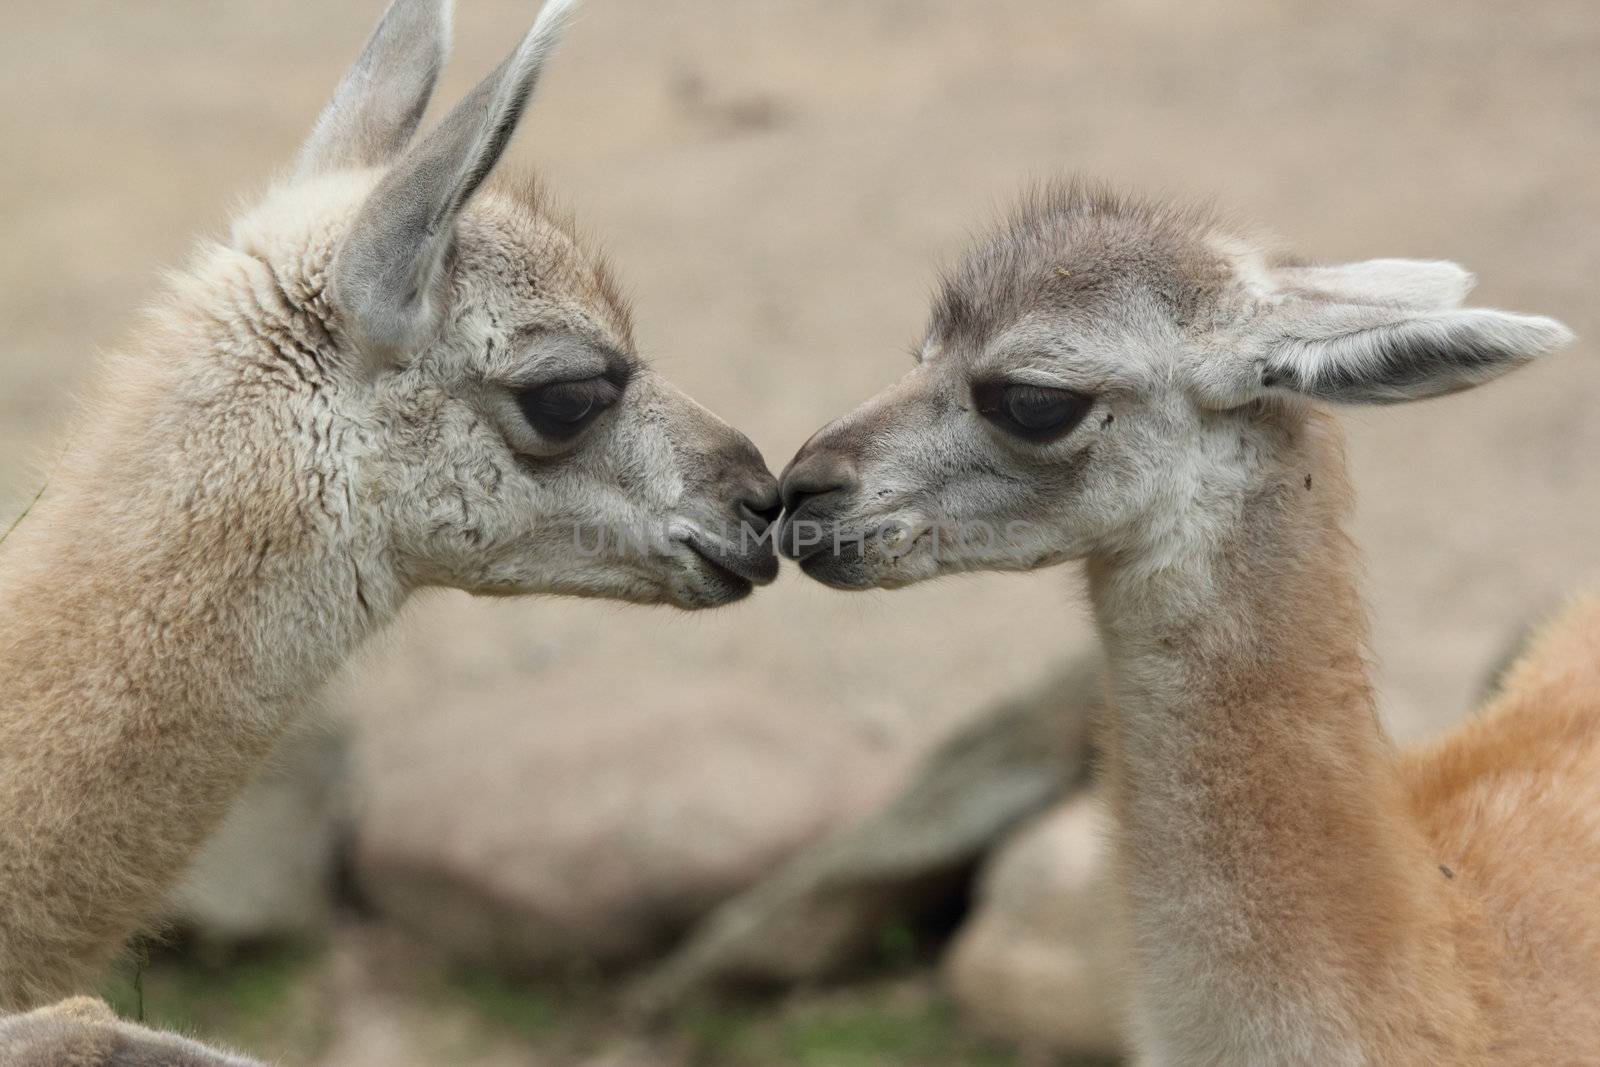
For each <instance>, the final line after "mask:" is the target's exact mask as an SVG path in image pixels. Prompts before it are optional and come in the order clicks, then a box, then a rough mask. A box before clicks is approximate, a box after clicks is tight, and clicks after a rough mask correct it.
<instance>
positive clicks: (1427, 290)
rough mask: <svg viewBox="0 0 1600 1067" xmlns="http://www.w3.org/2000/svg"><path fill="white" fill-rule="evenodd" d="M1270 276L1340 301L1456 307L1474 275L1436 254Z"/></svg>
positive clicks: (1281, 285) (1286, 287)
mask: <svg viewBox="0 0 1600 1067" xmlns="http://www.w3.org/2000/svg"><path fill="white" fill-rule="evenodd" d="M1270 273H1271V278H1272V281H1273V282H1274V284H1275V285H1276V286H1277V288H1278V289H1279V290H1280V291H1282V292H1285V293H1290V294H1294V295H1296V296H1300V297H1303V298H1306V299H1323V300H1329V301H1333V302H1335V303H1344V304H1376V305H1380V306H1388V307H1393V306H1396V305H1398V306H1400V307H1409V308H1417V309H1419V310H1423V311H1439V310H1443V309H1444V308H1453V307H1459V306H1461V301H1463V300H1465V299H1466V296H1467V293H1469V292H1471V291H1472V286H1473V283H1474V282H1475V281H1476V280H1477V279H1475V278H1474V277H1473V276H1472V274H1471V273H1470V272H1469V271H1467V270H1466V269H1465V268H1463V267H1461V266H1460V265H1459V264H1455V263H1449V262H1446V261H1444V260H1438V259H1432V260H1430V259H1369V260H1366V261H1364V262H1361V263H1343V264H1340V265H1338V266H1328V267H1278V268H1275V269H1274V270H1272V271H1271V272H1270Z"/></svg>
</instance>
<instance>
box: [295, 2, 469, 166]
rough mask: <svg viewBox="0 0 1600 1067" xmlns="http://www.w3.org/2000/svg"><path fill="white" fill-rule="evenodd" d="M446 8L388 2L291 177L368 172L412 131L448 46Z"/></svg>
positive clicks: (398, 147)
mask: <svg viewBox="0 0 1600 1067" xmlns="http://www.w3.org/2000/svg"><path fill="white" fill-rule="evenodd" d="M450 6H451V5H450V0H394V2H393V3H391V4H390V5H389V9H388V10H387V11H385V12H384V13H383V18H382V19H381V20H380V21H379V22H378V28H377V29H375V30H373V31H372V36H371V37H370V38H368V39H367V46H366V47H365V48H363V49H362V50H361V58H360V59H358V60H356V63H355V66H353V67H351V68H350V70H349V71H348V72H346V73H345V76H344V79H343V80H342V81H340V82H339V88H338V89H336V90H335V91H334V94H333V101H332V102H331V103H329V104H328V107H327V110H325V111H323V113H322V116H321V117H320V118H318V119H317V124H316V126H314V127H313V128H312V130H311V136H310V137H308V138H307V139H306V143H305V144H304V145H302V146H301V148H300V159H299V163H298V165H297V167H296V172H295V173H296V175H297V176H298V177H305V176H307V175H311V174H320V173H323V172H325V171H330V170H338V169H339V168H342V167H373V166H377V165H379V164H381V163H387V162H389V161H390V160H392V159H393V158H394V157H395V156H397V155H398V154H399V153H400V150H401V149H402V148H404V147H405V146H406V143H407V142H409V141H410V140H411V135H412V134H413V133H415V132H416V131H417V123H418V122H420V121H422V113H423V112H424V111H426V110H427V108H428V99H429V97H431V96H432V95H433V86H434V83H436V82H437V81H438V80H439V70H440V68H442V67H443V66H444V58H445V52H446V51H447V50H448V49H449V45H450Z"/></svg>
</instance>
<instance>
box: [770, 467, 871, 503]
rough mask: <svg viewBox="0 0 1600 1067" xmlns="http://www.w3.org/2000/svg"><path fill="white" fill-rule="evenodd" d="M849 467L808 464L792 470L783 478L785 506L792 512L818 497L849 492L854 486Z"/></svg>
mask: <svg viewBox="0 0 1600 1067" xmlns="http://www.w3.org/2000/svg"><path fill="white" fill-rule="evenodd" d="M854 484H855V482H854V479H853V478H852V477H851V474H850V470H849V468H847V467H845V466H844V465H843V464H838V463H818V464H814V465H813V464H806V465H805V466H801V467H796V468H795V469H793V470H791V471H790V472H789V473H788V474H787V475H785V476H784V479H783V506H784V507H785V508H787V509H788V510H789V511H790V512H794V511H797V510H799V508H800V505H802V504H804V503H805V502H806V501H807V500H811V499H814V498H816V497H822V496H827V495H829V494H830V493H840V492H848V491H849V490H850V489H852V488H853V487H854Z"/></svg>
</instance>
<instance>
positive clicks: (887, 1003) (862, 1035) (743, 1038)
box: [684, 988, 1017, 1067]
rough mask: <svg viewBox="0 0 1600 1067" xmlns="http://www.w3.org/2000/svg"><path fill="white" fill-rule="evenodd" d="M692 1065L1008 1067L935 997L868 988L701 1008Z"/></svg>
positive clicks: (690, 1028) (1011, 1060) (1006, 1059)
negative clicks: (778, 1002) (780, 1003)
mask: <svg viewBox="0 0 1600 1067" xmlns="http://www.w3.org/2000/svg"><path fill="white" fill-rule="evenodd" d="M684 1025H685V1028H686V1030H687V1032H688V1034H689V1035H690V1038H691V1040H692V1042H693V1044H694V1047H695V1052H696V1057H695V1061H694V1062H695V1063H696V1064H697V1067H1012V1065H1013V1064H1015V1063H1016V1062H1017V1061H1016V1058H1015V1056H1014V1055H1012V1054H1011V1053H1009V1052H1006V1051H1003V1050H1000V1049H998V1048H995V1047H992V1046H990V1045H988V1044H987V1043H985V1042H983V1041H982V1040H980V1039H978V1038H975V1037H973V1036H971V1035H968V1034H965V1033H963V1032H962V1031H961V1030H960V1029H959V1028H958V1027H957V1026H956V1021H955V1017H954V1013H953V1012H952V1011H951V1010H950V1008H949V1007H948V1006H947V1005H946V1004H945V1003H944V1002H943V1001H942V1000H941V999H939V998H938V997H936V996H933V995H931V994H926V993H923V992H921V991H917V992H915V993H913V994H911V995H906V994H905V993H904V992H903V991H900V990H896V989H893V988H884V989H877V988H869V989H866V990H861V991H855V992H852V993H851V994H849V995H830V996H827V997H824V998H820V999H817V1000H815V1001H794V1002H791V1003H789V1004H788V1005H786V1006H785V1007H783V1008H781V1009H778V1010H777V1011H773V1010H772V1009H770V1008H769V1009H767V1010H756V1009H754V1008H743V1009H740V1008H727V1007H723V1008H702V1009H701V1010H700V1011H699V1012H697V1013H696V1014H694V1015H693V1016H692V1017H691V1018H689V1019H688V1020H686V1021H685V1024H684Z"/></svg>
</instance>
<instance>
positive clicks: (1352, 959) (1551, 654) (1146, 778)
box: [782, 187, 1600, 1067]
mask: <svg viewBox="0 0 1600 1067" xmlns="http://www.w3.org/2000/svg"><path fill="white" fill-rule="evenodd" d="M1216 226H1217V223H1216V222H1215V221H1214V220H1212V219H1210V218H1209V217H1207V216H1205V215H1203V214H1196V213H1193V212H1174V211H1165V210H1160V209H1155V208H1148V207H1141V206H1139V205H1138V204H1137V203H1132V204H1131V205H1130V203H1129V202H1125V201H1122V200H1119V199H1118V198H1113V197H1107V196H1104V195H1099V194H1096V195H1090V194H1087V193H1085V192H1084V191H1083V190H1082V188H1081V187H1071V188H1067V189H1065V190H1063V191H1062V192H1060V193H1058V194H1054V195H1048V196H1044V197H1035V198H1033V199H1032V200H1031V201H1030V202H1029V204H1028V206H1027V208H1026V209H1025V210H1024V211H1023V212H1022V214H1021V215H1020V216H1019V221H1015V222H1013V223H1011V224H1010V225H1009V226H1007V227H1006V228H1004V229H1003V230H1001V231H1000V233H999V234H998V235H997V236H994V237H991V238H989V239H988V240H986V241H984V242H981V243H980V244H979V246H978V249H977V251H976V252H975V253H974V254H973V255H972V257H970V258H969V260H968V261H967V262H965V263H964V264H963V265H962V266H961V267H960V268H959V269H958V270H956V271H955V272H953V273H952V274H951V275H950V276H949V278H948V280H947V283H946V291H945V293H944V295H943V296H942V297H941V299H940V302H939V304H938V306H937V308H936V310H935V314H934V322H933V326H932V328H931V329H930V332H929V337H928V340H927V342H926V343H925V344H924V346H923V351H922V358H921V359H920V361H919V363H918V365H917V366H916V367H915V368H914V369H913V370H912V371H911V372H910V373H909V374H907V375H906V376H905V378H903V379H902V380H901V381H900V382H898V383H896V384H895V385H894V386H892V387H890V389H888V390H886V391H885V392H884V393H882V394H880V395H879V396H878V397H876V398H873V399H872V400H870V401H868V402H867V404H865V405H863V407H862V408H861V409H859V410H858V411H857V412H855V413H853V414H851V415H848V416H846V417H844V418H842V419H840V420H838V421H836V422H835V423H833V424H831V425H830V426H828V427H825V428H824V429H823V430H821V431H819V432H818V434H817V435H816V436H814V437H813V438H812V440H811V441H810V442H808V443H807V445H806V446H805V447H804V448H803V449H802V450H801V452H800V454H799V455H797V456H796V457H795V460H794V461H793V462H792V463H791V465H790V469H789V471H788V472H787V473H786V474H785V477H784V497H785V501H786V504H787V505H788V506H789V508H790V509H791V513H790V517H789V518H786V519H785V528H784V534H783V537H782V543H783V545H784V546H785V551H788V552H790V553H791V554H794V555H797V556H800V557H801V558H802V566H803V567H804V568H805V569H806V571H807V573H809V574H811V575H813V576H814V577H817V578H819V579H820V580H823V581H825V582H828V583H829V584H831V585H835V586H837V587H840V588H847V589H859V588H867V587H872V586H878V587H896V586H900V585H905V584H909V583H910V582H914V581H918V580H921V579H925V578H931V577H937V576H940V575H943V574H948V573H954V572H958V571H964V570H975V569H1026V568H1033V567H1040V566H1045V565H1049V564H1052V563H1056V562H1059V561H1062V560H1065V559H1083V560H1084V561H1085V562H1086V563H1087V568H1088V575H1089V587H1090V594H1091V599H1092V601H1093V604H1094V608H1095V614H1096V619H1097V622H1098V626H1099V631H1100V634H1101V637H1102V639H1103V640H1104V642H1105V644H1106V646H1107V651H1108V656H1109V663H1110V674H1111V698H1112V700H1111V705H1112V710H1111V711H1110V712H1109V713H1108V715H1107V716H1106V721H1105V723H1104V726H1103V731H1102V732H1103V736H1104V747H1105V752H1106V755H1105V770H1106V778H1107V783H1106V784H1107V787H1108V791H1109V795H1110V801H1111V809H1112V813H1113V815H1114V824H1115V826H1114V830H1113V834H1112V837H1113V843H1114V853H1115V857H1116V858H1115V862H1114V879H1115V882H1116V888H1117V893H1116V896H1117V898H1118V901H1119V908H1120V913H1121V915H1120V918H1121V921H1122V922H1123V923H1124V924H1125V928H1126V935H1127V936H1126V944H1127V946H1128V963H1129V967H1128V972H1129V973H1128V975H1127V986H1128V994H1129V1003H1130V1021H1129V1026H1130V1029H1131V1045H1132V1048H1133V1051H1134V1052H1135V1053H1136V1054H1137V1056H1136V1059H1137V1062H1139V1063H1140V1064H1141V1065H1142V1067H1178V1065H1182V1067H1193V1065H1212V1067H1240V1065H1252V1067H1255V1065H1259V1067H1266V1065H1269V1064H1270V1065H1279V1064H1294V1065H1300V1067H1345V1065H1350V1067H1354V1065H1383V1067H1432V1065H1436V1064H1450V1065H1457V1067H1491V1065H1495V1067H1502V1065H1513V1067H1535V1065H1546V1064H1584V1063H1600V906H1597V904H1596V902H1595V900H1596V898H1595V886H1596V885H1597V884H1600V596H1594V597H1590V598H1589V599H1587V600H1585V601H1582V602H1580V603H1579V604H1578V606H1576V607H1575V608H1574V609H1573V610H1572V612H1570V613H1569V614H1568V615H1567V616H1565V617H1564V618H1563V619H1562V620H1561V621H1558V622H1557V623H1555V624H1553V625H1552V626H1551V628H1550V629H1549V630H1547V631H1546V633H1545V634H1544V636H1543V638H1542V639H1541V640H1540V641H1539V642H1538V643H1537V644H1536V645H1535V646H1534V648H1533V650H1532V651H1531V652H1530V653H1529V654H1528V655H1527V656H1526V657H1525V658H1524V659H1523V660H1522V661H1521V663H1520V664H1519V665H1518V666H1517V667H1516V668H1515V669H1514V670H1513V671H1512V672H1511V673H1510V675H1509V676H1508V678H1507V679H1506V681H1505V682H1504V686H1503V691H1502V693H1501V695H1500V696H1499V697H1498V698H1497V699H1496V701H1495V702H1494V703H1493V705H1492V706H1491V707H1490V709H1489V710H1488V712H1487V713H1486V714H1485V716H1484V718H1483V719H1482V720H1481V721H1478V722H1475V723H1473V724H1471V725H1469V726H1468V727H1466V728H1464V729H1463V730H1461V731H1460V732H1458V733H1457V734H1456V735H1454V736H1453V737H1451V738H1449V739H1447V740H1445V741H1444V742H1441V743H1440V744H1437V745H1435V746H1432V747H1430V748H1428V749H1426V750H1422V751H1419V752H1416V753H1411V754H1402V753H1400V752H1398V751H1397V750H1396V749H1395V748H1394V746H1393V745H1392V744H1391V742H1390V740H1389V739H1388V738H1387V737H1386V736H1385V734H1384V732H1383V730H1382V728H1381V726H1380V724H1379V721H1378V717H1377V713H1376V710H1375V706H1374V698H1373V692H1372V686H1371V682H1370V675H1369V669H1368V663H1367V639H1368V632H1367V620H1366V613H1365V607H1364V604H1363V602H1362V598H1361V596H1360V593H1359V590H1358V576H1359V565H1358V561H1357V558H1356V553H1355V551H1354V549H1353V547H1352V546H1351V544H1350V543H1349V541H1348V539H1347V537H1346V536H1345V533H1344V524H1345V521H1346V517H1347V513H1348V511H1349V509H1350V503H1351V498H1352V494H1351V491H1350V487H1349V485H1348V483H1347V479H1346V473H1345V463H1344V457H1343V453H1342V448H1341V443H1340V442H1341V439H1340V434H1339V431H1338V427H1337V425H1336V423H1335V422H1334V420H1333V419H1332V417H1331V416H1330V415H1328V414H1327V413H1325V412H1323V411H1320V410H1318V409H1316V408H1315V407H1313V406H1312V405H1311V404H1310V403H1308V402H1307V399H1306V398H1307V397H1317V398H1330V399H1337V400H1345V401H1352V402H1354V401H1364V402H1385V403H1387V402H1395V401H1399V400H1406V399H1416V398H1419V397H1425V396H1434V395H1440V394H1442V393H1445V392H1451V391H1455V390H1457V389H1460V388H1466V387H1469V386H1471V385H1475V384H1478V383H1480V382H1483V381H1487V380H1490V379H1492V378H1493V377H1495V376H1498V375H1499V374H1503V373H1505V372H1506V371H1508V370H1510V369H1513V368H1515V367H1517V366H1520V365H1522V364H1523V363H1525V362H1527V361H1528V360H1529V359H1531V358H1533V357H1535V356H1537V355H1539V354H1540V353H1541V352H1544V351H1548V350H1549V349H1551V348H1553V347H1557V346H1558V345H1559V344H1561V343H1563V342H1564V340H1566V339H1568V337H1569V335H1568V334H1567V333H1566V331H1565V329H1564V328H1563V327H1561V326H1560V324H1559V323H1555V322H1553V321H1551V320H1548V319H1537V318H1533V317H1528V316H1517V315H1511V314H1508V313H1504V312H1495V311H1488V310H1465V311H1457V310H1455V308H1454V305H1455V303H1457V302H1459V300H1460V298H1461V296H1462V295H1463V294H1464V293H1465V292H1466V289H1467V287H1468V285H1469V284H1470V276H1468V275H1467V274H1466V273H1465V272H1464V271H1461V270H1460V269H1459V268H1456V267H1454V266H1453V265H1450V264H1439V263H1434V262H1419V261H1399V260H1382V261H1371V262H1369V263H1366V264H1356V265H1351V266H1348V267H1341V268H1318V267H1294V268H1287V269H1286V268H1282V267H1280V266H1278V265H1276V264H1275V262H1274V261H1272V260H1271V259H1269V258H1268V257H1267V256H1265V255H1263V254H1262V253H1260V252H1258V251H1256V250H1255V248H1254V247H1253V246H1252V245H1251V244H1250V243H1249V242H1247V241H1244V240H1240V239H1237V238H1231V237H1229V236H1228V235H1226V234H1224V233H1219V232H1218V231H1217V229H1216ZM1208 250H1209V251H1208ZM996 382H999V383H1002V384H1005V383H1020V384H1017V385H1015V386H1013V385H1009V384H1008V385H1006V387H1007V388H1011V387H1015V388H1022V389H1027V390H1034V391H1035V392H1036V391H1037V389H1038V388H1040V387H1043V388H1046V389H1049V390H1055V391H1056V393H1055V394H1054V395H1068V396H1075V397H1076V398H1077V399H1075V400H1074V401H1073V403H1072V405H1071V406H1070V408H1065V409H1063V410H1072V411H1075V412H1077V413H1078V414H1077V415H1076V416H1075V421H1070V422H1065V423H1063V425H1065V426H1066V427H1067V428H1066V429H1064V430H1062V431H1060V432H1059V433H1058V434H1056V435H1054V436H1050V435H1045V436H1044V437H1043V438H1042V439H1041V438H1040V437H1038V436H1034V437H1029V436H1028V435H1027V434H1026V433H1024V434H1018V433H1015V432H1011V431H1009V430H1008V429H1007V428H1006V425H1007V424H1006V422H1005V418H1004V417H1003V416H1004V412H1003V410H1002V409H1000V408H990V409H989V410H988V411H984V410H981V405H980V403H979V398H980V395H989V396H992V395H994V390H995V389H996V388H997V386H996V384H995V383H996ZM795 516H798V519H797V518H795ZM799 520H809V521H811V522H813V523H825V524H828V525H830V526H831V527H832V530H831V531H830V534H831V538H832V540H833V543H835V544H839V545H843V546H845V547H844V548H834V549H832V550H831V551H829V550H827V549H813V550H811V551H810V552H809V554H807V551H806V549H807V546H805V545H802V544H800V542H799V541H798V540H797V539H791V536H790V534H791V530H792V529H795V528H796V526H795V524H796V523H797V522H798V521H799ZM975 521H981V522H983V523H986V524H987V525H988V527H989V528H990V529H991V530H992V529H997V528H999V529H1004V530H1006V531H1008V532H1007V533H1006V535H1005V536H1003V537H998V538H989V539H983V540H979V541H976V542H974V544H973V545H972V546H970V547H969V546H968V545H962V546H958V547H957V548H956V549H950V548H945V549H944V550H942V551H941V550H940V548H939V547H938V544H937V542H936V541H935V540H934V539H933V538H932V537H931V536H928V535H926V534H918V536H917V537H916V538H915V539H914V540H912V541H910V542H909V543H907V542H901V543H898V544H894V545H891V546H890V547H891V548H893V549H894V551H892V552H891V551H890V550H889V549H885V548H884V547H883V545H884V539H883V538H881V537H878V536H877V535H876V534H875V533H874V531H876V530H880V529H885V528H893V527H895V526H898V527H900V528H902V529H907V530H911V531H914V532H915V531H924V530H928V529H939V528H941V527H949V526H952V525H957V524H961V523H967V524H971V523H973V522H975ZM1013 527H1014V528H1015V529H1014V532H1012V531H1013ZM862 531H865V532H866V533H867V537H866V547H864V548H863V547H851V546H852V535H853V534H857V533H860V532H862ZM824 543H826V542H824ZM854 543H855V544H857V545H859V544H860V538H856V539H855V542H854Z"/></svg>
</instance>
